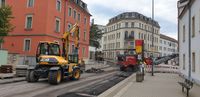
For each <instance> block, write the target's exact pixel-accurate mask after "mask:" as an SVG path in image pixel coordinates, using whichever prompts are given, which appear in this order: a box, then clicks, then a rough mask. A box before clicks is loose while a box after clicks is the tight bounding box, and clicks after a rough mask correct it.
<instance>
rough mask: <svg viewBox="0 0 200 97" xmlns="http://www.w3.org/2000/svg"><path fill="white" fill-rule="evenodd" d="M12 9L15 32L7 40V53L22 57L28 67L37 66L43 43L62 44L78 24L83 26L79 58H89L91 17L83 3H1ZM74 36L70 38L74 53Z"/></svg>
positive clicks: (39, 0)
mask: <svg viewBox="0 0 200 97" xmlns="http://www.w3.org/2000/svg"><path fill="white" fill-rule="evenodd" d="M0 1H1V2H2V1H3V2H5V4H7V5H10V6H12V11H13V16H14V19H13V20H12V21H11V23H12V24H13V25H14V26H15V29H14V30H13V31H12V32H10V33H9V36H7V37H5V43H4V44H3V49H7V50H8V51H9V53H10V54H13V53H14V54H16V53H17V54H20V56H21V59H22V61H20V62H19V64H24V60H26V61H27V60H28V61H29V62H28V64H31V63H32V64H35V54H36V48H37V45H38V43H39V42H40V41H54V42H58V43H59V44H62V42H61V38H62V35H63V32H65V31H67V30H69V29H70V28H71V27H72V25H73V24H75V23H76V22H78V23H79V26H80V41H79V43H80V45H79V51H78V52H79V57H80V58H85V59H87V58H88V54H89V53H88V50H89V30H90V16H91V15H90V13H89V11H88V9H87V4H86V3H84V2H83V1H81V0H20V1H18V0H6V1H5V0H0ZM72 36H73V33H71V36H70V53H73V52H74V44H73V41H74V40H73V38H72Z"/></svg>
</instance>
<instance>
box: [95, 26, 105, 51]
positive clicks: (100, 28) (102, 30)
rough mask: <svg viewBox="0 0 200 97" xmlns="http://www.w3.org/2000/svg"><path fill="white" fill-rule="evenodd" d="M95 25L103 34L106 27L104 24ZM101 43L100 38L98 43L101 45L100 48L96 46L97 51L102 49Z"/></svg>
mask: <svg viewBox="0 0 200 97" xmlns="http://www.w3.org/2000/svg"><path fill="white" fill-rule="evenodd" d="M97 27H98V29H99V30H101V33H102V34H103V33H105V28H106V26H104V25H97ZM102 43H103V40H102V38H101V39H100V40H99V44H100V45H101V46H100V48H97V51H102V50H103V45H102Z"/></svg>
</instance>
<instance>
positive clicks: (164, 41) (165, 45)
mask: <svg viewBox="0 0 200 97" xmlns="http://www.w3.org/2000/svg"><path fill="white" fill-rule="evenodd" d="M159 52H160V57H163V56H167V55H172V54H176V53H178V41H177V40H176V39H173V38H171V37H169V36H166V35H163V34H160V47H159Z"/></svg>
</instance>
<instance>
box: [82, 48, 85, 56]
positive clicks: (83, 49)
mask: <svg viewBox="0 0 200 97" xmlns="http://www.w3.org/2000/svg"><path fill="white" fill-rule="evenodd" d="M82 55H83V57H85V48H84V47H83V48H82Z"/></svg>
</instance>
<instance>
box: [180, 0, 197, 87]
mask: <svg viewBox="0 0 200 97" xmlns="http://www.w3.org/2000/svg"><path fill="white" fill-rule="evenodd" d="M199 5H200V0H179V1H178V30H179V35H178V38H179V39H178V40H179V47H180V48H179V60H180V61H179V63H180V71H181V73H182V74H184V75H185V76H187V77H189V78H192V79H194V80H195V81H196V82H197V83H199V84H200V64H199V63H200V60H199V59H200V49H199V48H200V43H199V42H200V34H199V33H200V6H199ZM190 40H191V41H190Z"/></svg>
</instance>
